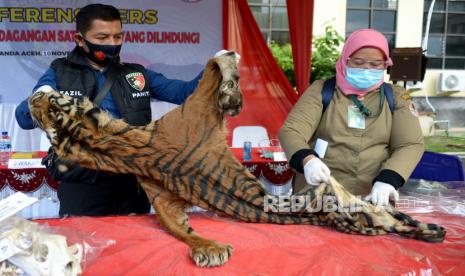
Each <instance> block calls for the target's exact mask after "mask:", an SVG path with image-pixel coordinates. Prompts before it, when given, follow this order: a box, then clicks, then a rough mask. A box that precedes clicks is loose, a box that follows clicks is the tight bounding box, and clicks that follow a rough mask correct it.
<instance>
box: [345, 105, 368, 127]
mask: <svg viewBox="0 0 465 276" xmlns="http://www.w3.org/2000/svg"><path fill="white" fill-rule="evenodd" d="M347 124H348V127H350V128H358V129H365V115H363V113H362V112H360V110H359V109H358V107H356V106H355V105H349V106H347Z"/></svg>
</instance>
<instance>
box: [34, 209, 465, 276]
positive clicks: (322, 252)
mask: <svg viewBox="0 0 465 276" xmlns="http://www.w3.org/2000/svg"><path fill="white" fill-rule="evenodd" d="M410 214H411V215H413V217H414V218H416V219H420V220H422V221H425V222H433V223H438V224H441V225H443V226H444V227H446V229H447V231H448V232H447V235H446V239H445V241H444V242H443V243H426V242H422V241H417V240H412V239H407V238H402V237H399V236H397V235H386V236H376V237H369V236H359V235H349V234H343V233H339V232H336V231H335V230H332V229H330V228H326V227H318V226H311V225H271V224H255V223H245V222H238V221H233V220H231V219H228V218H219V217H217V216H213V217H212V216H210V215H208V214H206V213H194V214H191V215H190V218H189V222H190V225H191V226H192V227H193V228H194V229H195V231H196V232H197V233H198V234H200V235H202V236H205V237H208V238H212V239H216V240H218V241H220V242H223V243H229V244H231V245H233V247H234V252H233V255H232V257H231V259H230V260H229V262H228V263H226V264H225V265H224V266H222V267H216V268H208V269H206V268H198V267H196V266H195V265H194V263H193V262H192V260H191V259H190V257H189V255H188V247H187V245H185V244H184V243H182V242H180V241H178V240H176V239H175V238H174V237H173V236H171V235H170V234H168V233H167V232H166V231H165V230H164V229H163V228H162V227H161V226H160V223H159V220H158V219H157V218H156V216H155V215H146V216H129V217H128V216H121V217H100V218H90V217H81V218H66V219H48V220H41V221H39V222H40V223H47V224H48V225H50V226H52V227H55V226H58V227H60V228H62V229H63V228H65V229H72V230H74V231H77V232H79V233H81V234H82V235H83V236H84V237H86V235H87V238H86V240H87V241H90V242H92V240H95V239H104V240H113V241H115V243H114V244H113V245H111V246H109V247H107V248H106V249H105V250H103V252H102V253H101V254H100V256H98V257H97V258H96V259H95V261H94V262H93V263H91V264H89V265H88V266H87V268H86V271H85V273H84V275H465V217H463V216H457V215H451V214H447V213H441V212H436V211H434V212H431V213H423V214H420V213H417V214H414V213H412V212H410Z"/></svg>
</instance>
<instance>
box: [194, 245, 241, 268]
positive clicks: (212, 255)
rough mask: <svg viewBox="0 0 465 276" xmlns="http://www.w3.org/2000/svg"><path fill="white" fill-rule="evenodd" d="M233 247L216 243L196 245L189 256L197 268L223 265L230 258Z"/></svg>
mask: <svg viewBox="0 0 465 276" xmlns="http://www.w3.org/2000/svg"><path fill="white" fill-rule="evenodd" d="M232 251H233V247H232V246H231V245H229V244H221V243H218V242H216V241H208V243H207V244H201V245H196V246H193V247H192V248H191V251H190V256H191V257H192V260H194V262H195V264H196V265H197V266H199V267H213V266H220V265H223V264H225V263H226V262H227V261H228V260H229V257H231V255H232Z"/></svg>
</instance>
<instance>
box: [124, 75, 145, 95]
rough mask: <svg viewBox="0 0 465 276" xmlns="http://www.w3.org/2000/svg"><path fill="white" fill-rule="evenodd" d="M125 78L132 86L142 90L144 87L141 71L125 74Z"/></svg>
mask: <svg viewBox="0 0 465 276" xmlns="http://www.w3.org/2000/svg"><path fill="white" fill-rule="evenodd" d="M126 80H127V81H128V83H129V84H130V85H131V87H132V88H134V89H136V90H138V91H142V90H143V89H144V87H145V78H144V75H143V74H142V73H141V72H134V73H129V74H127V75H126Z"/></svg>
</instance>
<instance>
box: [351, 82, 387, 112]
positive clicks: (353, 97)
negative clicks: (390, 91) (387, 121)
mask: <svg viewBox="0 0 465 276" xmlns="http://www.w3.org/2000/svg"><path fill="white" fill-rule="evenodd" d="M384 96H385V95H384V86H383V85H381V92H380V96H379V109H378V112H376V114H375V115H372V114H371V111H370V110H369V109H368V108H367V107H366V106H364V105H363V103H362V102H361V101H359V99H357V95H349V98H350V99H351V100H352V102H353V103H354V105H355V106H356V107H358V110H360V112H362V114H363V115H365V117H369V118H371V117H378V115H379V114H381V111H382V110H383V105H384Z"/></svg>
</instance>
